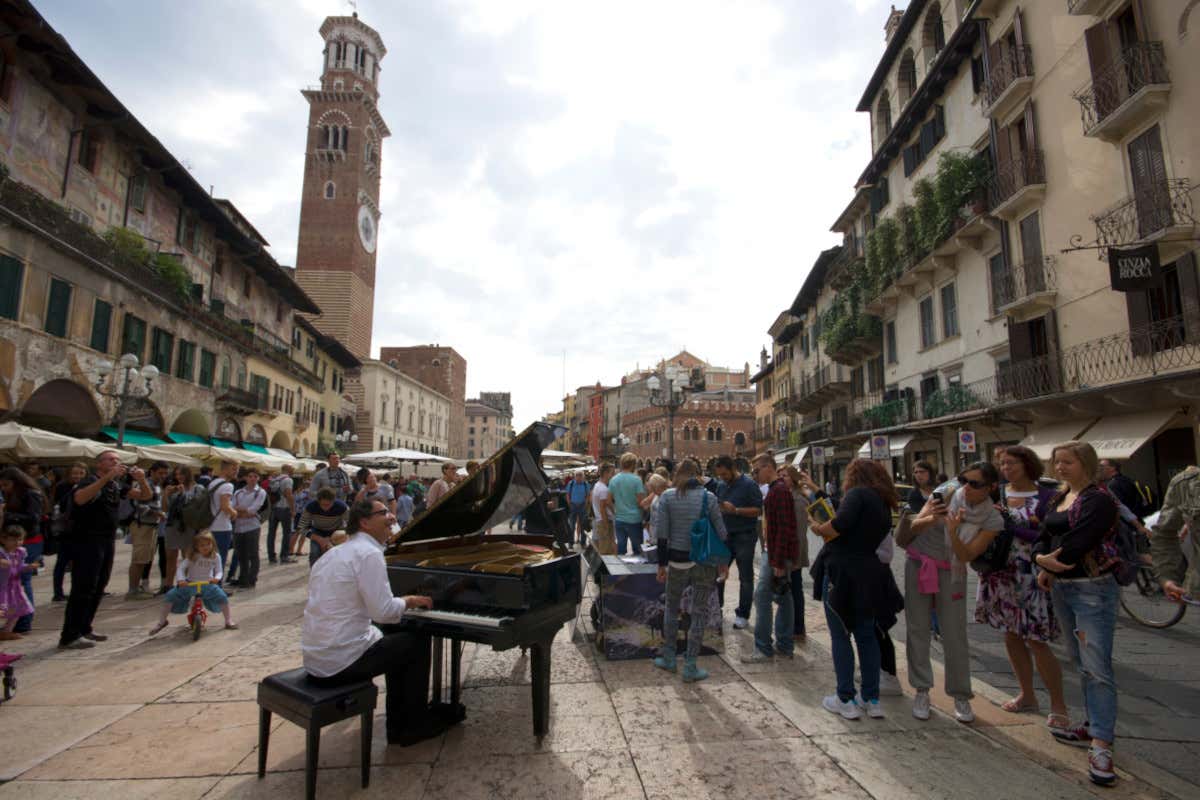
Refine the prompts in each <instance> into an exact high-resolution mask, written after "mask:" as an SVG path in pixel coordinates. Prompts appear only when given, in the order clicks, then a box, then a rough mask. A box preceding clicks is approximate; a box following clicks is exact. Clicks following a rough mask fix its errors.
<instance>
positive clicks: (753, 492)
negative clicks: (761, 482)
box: [715, 456, 763, 630]
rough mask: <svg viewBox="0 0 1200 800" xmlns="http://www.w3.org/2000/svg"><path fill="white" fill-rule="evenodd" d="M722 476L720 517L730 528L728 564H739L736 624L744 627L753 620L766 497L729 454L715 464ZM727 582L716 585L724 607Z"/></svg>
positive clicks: (717, 487) (719, 488)
mask: <svg viewBox="0 0 1200 800" xmlns="http://www.w3.org/2000/svg"><path fill="white" fill-rule="evenodd" d="M715 471H716V473H717V478H718V479H719V480H718V482H717V485H716V487H715V489H716V495H717V498H718V499H719V500H720V502H721V518H722V519H723V520H724V521H725V530H727V531H729V563H730V564H733V563H734V562H736V563H737V570H738V604H737V607H736V608H735V609H734V610H733V627H735V628H737V629H739V630H741V629H743V628H745V627H746V626H747V625H748V624H749V622H750V606H751V604H752V603H753V602H754V547H755V545H756V544H758V520H759V517H761V516H762V506H763V496H762V492H761V491H760V490H759V488H758V484H756V483H755V482H754V481H753V480H751V479H750V477H749V476H748V475H746V474H745V473H743V472H742V471H741V470H740V469H738V466H737V462H735V461H734V460H733V459H732V458H731V457H730V456H721V457H720V458H718V459H717V463H716V466H715ZM725 584H726V581H721V582H720V583H718V584H717V597H718V598H720V601H721V607H722V608H724V607H725Z"/></svg>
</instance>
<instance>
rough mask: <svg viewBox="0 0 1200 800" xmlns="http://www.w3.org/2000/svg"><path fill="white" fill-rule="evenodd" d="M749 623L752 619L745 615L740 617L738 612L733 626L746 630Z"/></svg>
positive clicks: (734, 617)
mask: <svg viewBox="0 0 1200 800" xmlns="http://www.w3.org/2000/svg"><path fill="white" fill-rule="evenodd" d="M749 624H750V620H748V619H746V618H745V617H739V616H738V615H737V614H734V615H733V627H734V628H736V629H737V630H739V631H744V630H746V626H747V625H749Z"/></svg>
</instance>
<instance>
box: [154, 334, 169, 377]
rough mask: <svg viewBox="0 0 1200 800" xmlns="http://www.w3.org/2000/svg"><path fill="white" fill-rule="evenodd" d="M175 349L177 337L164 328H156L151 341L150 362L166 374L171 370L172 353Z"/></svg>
mask: <svg viewBox="0 0 1200 800" xmlns="http://www.w3.org/2000/svg"><path fill="white" fill-rule="evenodd" d="M174 351H175V337H174V336H172V335H171V334H169V333H167V332H166V331H164V330H163V329H162V328H155V329H154V332H153V335H152V338H151V343H150V363H151V364H153V365H154V366H156V367H158V371H159V372H161V373H163V374H164V375H166V374H168V373H170V371H171V355H172V353H173V352H174Z"/></svg>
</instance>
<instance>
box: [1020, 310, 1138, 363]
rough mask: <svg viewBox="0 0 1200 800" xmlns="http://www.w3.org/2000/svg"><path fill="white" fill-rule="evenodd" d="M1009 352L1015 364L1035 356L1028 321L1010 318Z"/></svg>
mask: <svg viewBox="0 0 1200 800" xmlns="http://www.w3.org/2000/svg"><path fill="white" fill-rule="evenodd" d="M1143 305H1144V304H1143ZM1008 352H1009V355H1010V356H1011V358H1012V363H1014V364H1019V363H1020V362H1022V361H1029V360H1030V359H1031V358H1033V337H1032V336H1031V335H1030V332H1029V323H1028V322H1016V321H1015V320H1013V319H1012V318H1011V317H1010V318H1009V320H1008Z"/></svg>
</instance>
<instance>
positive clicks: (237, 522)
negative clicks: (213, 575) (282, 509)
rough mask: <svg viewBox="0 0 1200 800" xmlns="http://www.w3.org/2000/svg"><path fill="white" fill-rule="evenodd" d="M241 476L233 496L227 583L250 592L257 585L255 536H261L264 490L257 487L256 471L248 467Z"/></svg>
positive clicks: (256, 540)
mask: <svg viewBox="0 0 1200 800" xmlns="http://www.w3.org/2000/svg"><path fill="white" fill-rule="evenodd" d="M242 477H243V478H244V479H245V481H246V483H245V485H244V486H243V487H242V488H240V489H238V490H237V491H236V492H234V493H233V510H234V520H233V549H234V553H235V561H236V563H235V565H234V566H233V567H232V568H231V569H230V573H231V574H230V575H229V576H228V581H229V584H230V585H231V586H240V587H241V588H243V589H253V588H254V587H255V586H256V585H257V584H258V569H259V555H258V550H259V547H258V537H259V536H260V535H261V534H262V517H261V516H260V514H261V512H262V509H263V506H264V505H266V503H267V491H266V489H263V488H262V487H261V486H259V485H258V470H257V469H255V468H253V467H251V468H250V469H248V470H246V473H245V475H243V476H242ZM238 578H241V580H240V581H239V580H238Z"/></svg>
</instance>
